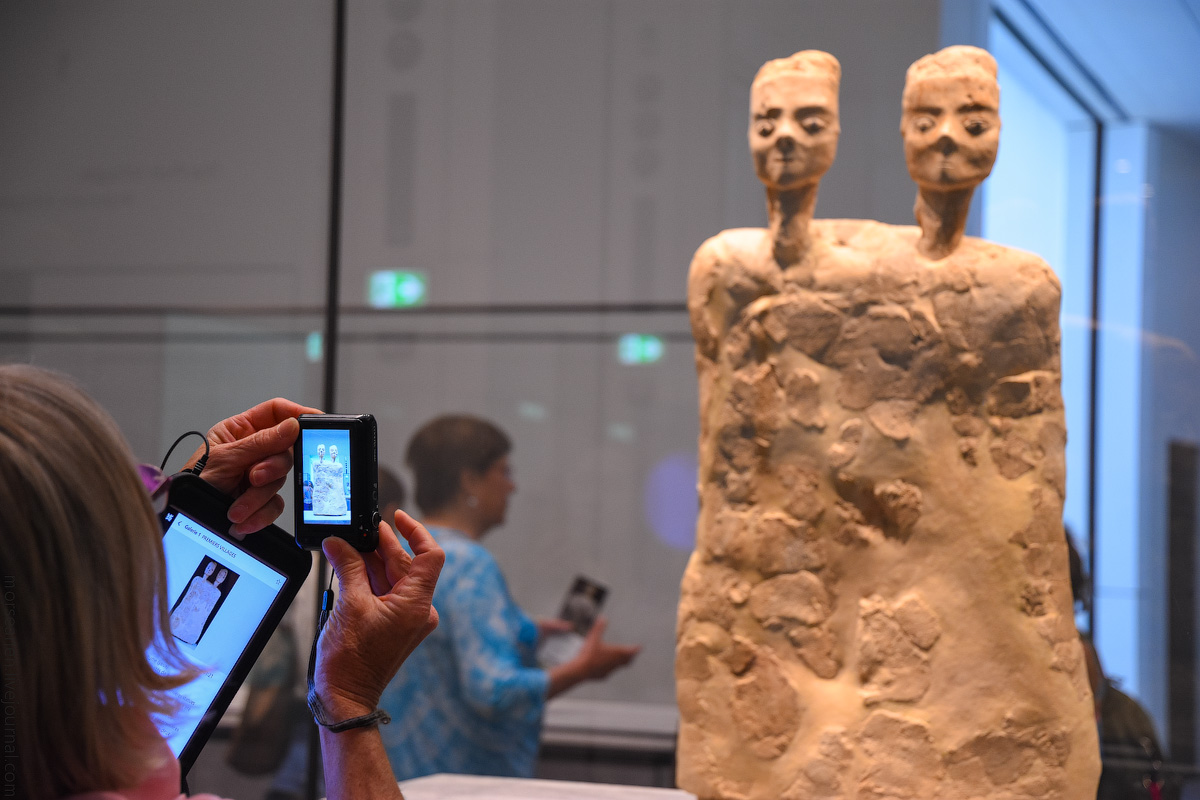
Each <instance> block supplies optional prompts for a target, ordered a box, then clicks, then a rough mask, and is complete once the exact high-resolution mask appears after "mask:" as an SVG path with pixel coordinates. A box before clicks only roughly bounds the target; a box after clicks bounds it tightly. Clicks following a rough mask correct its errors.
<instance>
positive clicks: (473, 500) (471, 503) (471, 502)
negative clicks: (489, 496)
mask: <svg viewBox="0 0 1200 800" xmlns="http://www.w3.org/2000/svg"><path fill="white" fill-rule="evenodd" d="M477 505H479V498H478V497H476V496H475V495H473V494H469V495H467V507H468V508H475V506H477Z"/></svg>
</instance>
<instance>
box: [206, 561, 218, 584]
mask: <svg viewBox="0 0 1200 800" xmlns="http://www.w3.org/2000/svg"><path fill="white" fill-rule="evenodd" d="M216 568H217V565H216V562H214V561H210V562H208V566H206V567H205V568H204V580H208V579H209V578H211V577H212V574H213V570H214V569H216Z"/></svg>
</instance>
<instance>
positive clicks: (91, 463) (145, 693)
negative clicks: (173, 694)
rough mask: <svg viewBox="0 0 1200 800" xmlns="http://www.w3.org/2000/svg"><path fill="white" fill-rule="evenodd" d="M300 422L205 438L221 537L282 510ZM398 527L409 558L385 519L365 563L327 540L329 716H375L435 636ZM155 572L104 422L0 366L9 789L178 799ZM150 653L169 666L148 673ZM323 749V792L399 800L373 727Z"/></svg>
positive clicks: (0, 548) (154, 539)
mask: <svg viewBox="0 0 1200 800" xmlns="http://www.w3.org/2000/svg"><path fill="white" fill-rule="evenodd" d="M313 411H314V409H309V408H304V407H302V406H299V405H297V404H295V403H292V402H290V401H287V400H283V399H275V400H272V401H269V402H266V403H263V404H261V405H258V406H255V407H254V408H252V409H250V410H249V411H246V412H245V413H243V414H238V415H236V416H234V417H230V418H229V419H227V420H225V421H223V422H221V423H219V424H218V425H216V426H215V427H214V428H212V429H211V430H210V431H209V434H208V440H209V444H210V447H211V455H210V457H209V460H208V464H207V466H206V467H205V469H204V471H203V473H202V477H203V478H204V479H205V480H206V481H208V482H209V483H211V484H212V485H214V486H216V487H217V488H218V489H220V490H222V491H223V492H225V493H227V494H233V495H237V500H236V502H235V503H234V504H233V505H232V506H231V507H230V509H229V512H228V516H229V519H230V521H231V522H233V523H234V525H233V528H232V533H234V535H239V536H244V535H246V534H253V533H254V532H256V531H258V530H261V529H262V528H264V527H266V526H267V525H269V524H270V523H271V522H272V521H273V520H275V519H276V518H277V517H278V516H279V514H280V513H281V512H282V511H283V499H282V498H281V497H279V495H278V492H279V489H280V488H281V487H282V486H283V485H284V482H285V481H286V478H287V473H288V470H289V469H290V468H291V464H292V456H291V453H290V449H291V447H292V444H293V443H294V442H295V440H296V436H297V433H298V431H299V424H298V423H297V422H296V420H295V417H296V416H298V415H299V414H302V413H309V412H313ZM194 458H195V457H194ZM395 522H396V525H397V528H398V529H399V530H400V533H401V534H402V535H403V536H404V538H405V539H407V540H408V543H409V545H410V547H411V550H412V553H413V554H414V555H410V554H409V553H408V552H406V551H405V549H404V548H403V547H402V546H401V545H400V543H399V541H398V539H397V537H396V534H395V533H393V532H392V529H391V528H390V527H388V526H387V525H386V524H381V525H380V526H379V534H380V544H379V548H378V550H376V551H375V552H372V553H366V554H360V553H358V552H357V551H356V550H355V549H354V548H353V547H351V546H350V545H349V544H348V543H346V542H345V541H343V540H341V539H337V538H331V539H329V540H328V541H327V542H326V543H325V546H324V552H325V555H326V556H327V557H328V558H329V559H330V561H331V562H332V563H333V567H334V570H335V571H336V573H337V575H338V578H339V581H340V586H341V590H340V592H339V595H338V598H337V602H336V604H335V606H334V609H333V613H332V615H331V616H330V619H329V621H328V622H327V623H326V626H325V629H324V632H323V633H322V635H321V639H320V644H319V648H318V658H317V670H316V680H315V685H316V690H317V693H318V696H319V697H320V698H321V700H322V702H323V704H324V706H325V709H326V711H327V712H328V714H329V715H330V716H331V717H332V718H333V719H334V720H347V719H350V718H353V717H358V716H362V715H365V714H368V713H369V712H370V711H371V710H373V709H374V708H375V707H376V705H377V704H378V699H379V695H380V693H381V692H382V691H383V689H384V687H385V686H386V684H387V682H388V680H389V679H390V678H391V676H392V675H393V674H394V673H395V671H396V669H397V668H398V667H399V666H400V664H401V663H402V662H403V661H404V659H405V658H406V657H407V656H408V655H409V654H410V653H411V652H412V651H413V649H414V648H415V647H416V646H417V644H418V643H420V641H421V640H422V639H424V638H425V636H426V635H428V633H429V632H430V631H431V630H433V628H434V627H436V625H437V613H436V612H435V611H434V610H433V608H432V606H431V600H432V597H433V588H434V585H435V583H436V582H437V576H438V572H439V570H440V568H441V563H442V558H443V554H442V551H441V549H440V548H439V547H438V546H437V544H436V543H435V542H434V541H433V539H432V537H430V535H429V534H428V532H427V531H426V530H425V529H424V528H423V527H422V526H421V525H419V524H418V523H417V522H416V521H415V520H413V519H412V518H411V517H409V516H407V515H406V514H404V513H403V512H398V513H397V514H396V515H395ZM164 569H165V567H164V559H163V546H162V529H161V527H160V526H159V523H158V519H157V516H156V515H155V512H154V509H153V508H152V507H151V502H150V497H149V495H148V494H147V492H146V489H145V487H144V486H143V484H142V480H141V479H140V478H139V474H138V470H137V469H136V467H135V464H134V460H133V456H132V454H131V453H130V450H129V446H128V445H127V444H126V443H125V441H124V439H123V438H122V436H121V434H120V431H119V430H118V429H117V426H116V423H115V422H113V420H112V418H111V417H110V416H109V415H108V414H107V413H105V411H104V410H103V409H102V408H100V406H99V405H98V404H97V403H96V402H95V401H93V400H92V399H91V398H89V397H88V396H87V395H86V394H85V393H84V392H83V391H82V390H80V389H79V388H78V387H77V386H75V385H74V384H73V383H72V382H71V381H70V380H69V379H67V378H65V377H63V376H61V375H57V374H55V373H52V372H48V371H46V370H42V369H38V368H36V367H31V366H25V365H0V581H3V592H2V593H0V595H2V596H3V598H4V601H5V606H6V608H5V612H6V613H4V614H0V633H2V634H3V641H4V643H5V652H4V658H3V659H0V684H2V685H3V686H4V689H5V693H6V699H5V703H6V711H5V714H6V718H5V720H6V724H11V726H12V727H11V728H10V730H11V731H12V733H15V736H14V737H13V739H12V741H13V742H15V743H14V744H12V745H11V746H12V747H15V748H16V752H13V751H11V750H10V751H6V753H5V786H6V790H7V791H8V792H9V794H10V795H11V796H14V797H23V798H38V800H41V799H42V798H64V797H71V798H75V799H76V800H79V799H80V798H89V800H122V799H123V798H124V799H132V798H136V800H173V799H174V798H178V797H180V794H179V789H180V775H179V764H178V762H177V761H176V760H175V758H174V756H173V755H172V753H171V750H170V749H169V747H168V746H167V743H166V742H165V741H164V740H163V738H162V737H161V736H160V735H159V733H158V731H157V729H156V728H155V726H154V724H153V722H152V721H151V715H152V714H155V713H170V712H171V710H172V709H170V708H169V707H168V706H167V703H166V701H165V695H166V693H167V692H169V691H170V690H171V689H174V688H176V687H179V686H181V685H183V684H185V683H187V682H188V681H189V680H190V678H191V677H192V674H193V670H192V668H191V666H190V665H189V664H188V663H187V662H186V660H185V658H184V657H183V655H182V653H181V652H180V651H179V649H178V646H177V645H176V643H175V640H174V638H173V637H172V636H171V635H170V614H169V609H168V598H167V597H166V576H165V573H164ZM152 645H153V649H154V650H155V651H156V652H157V653H158V654H159V655H161V656H162V658H163V660H164V661H165V662H166V663H167V664H168V666H169V667H170V669H168V670H166V671H165V672H163V671H160V670H156V669H155V668H154V667H153V666H151V663H150V661H149V660H148V658H147V648H148V647H151V646H152ZM10 693H11V694H10ZM9 709H11V716H9V715H10V710H9ZM321 750H322V760H323V762H324V766H325V776H326V787H327V790H328V796H329V797H330V798H331V799H339V800H345V799H347V798H354V799H355V800H363V799H364V798H365V799H366V800H384V799H385V798H386V800H395V799H396V798H401V794H400V790H399V788H398V787H397V785H396V780H395V777H394V776H393V775H392V771H391V768H390V767H389V765H388V761H387V756H386V753H385V752H384V749H383V743H382V740H381V738H380V735H379V731H378V729H377V728H375V727H359V728H353V729H350V730H346V731H344V732H341V733H334V732H332V731H330V730H328V729H325V728H322V731H321Z"/></svg>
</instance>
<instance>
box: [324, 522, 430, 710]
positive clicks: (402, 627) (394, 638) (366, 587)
mask: <svg viewBox="0 0 1200 800" xmlns="http://www.w3.org/2000/svg"><path fill="white" fill-rule="evenodd" d="M395 522H396V528H397V530H399V531H400V533H401V534H403V536H404V538H405V539H407V540H408V543H409V545H410V546H411V547H412V551H413V555H411V556H410V555H409V554H408V553H407V552H406V551H405V549H404V548H403V547H402V546H401V545H400V540H399V539H397V538H396V534H395V533H394V532H393V531H392V529H391V528H390V527H389V526H388V525H387V523H382V522H381V523H380V524H379V548H378V549H377V550H376V551H375V552H373V553H365V554H364V553H360V552H358V551H357V550H355V549H354V548H353V547H351V546H350V544H349V543H347V542H346V541H344V540H342V539H338V538H336V537H330V538H328V539H326V540H325V542H324V544H323V545H322V550H324V552H325V555H326V557H328V558H329V561H330V563H331V564H333V569H334V572H336V573H337V577H338V583H339V585H340V592H339V596H338V598H337V603H336V604H335V605H334V607H333V612H332V613H331V614H330V616H329V620H328V622H326V623H325V629H324V631H322V633H321V638H320V641H319V642H318V644H317V670H316V687H317V694H318V695H319V696H320V698H321V701H322V703H323V704H324V705H325V708H326V709H327V710H328V711H329V714H330V716H332V717H333V718H334V719H335V720H342V719H348V718H350V717H356V716H361V715H363V714H369V713H370V712H371V711H373V710H374V709H375V707H376V706H377V705H378V704H379V697H380V695H381V694H383V690H384V688H386V687H387V685H388V682H389V681H391V679H392V677H393V676H394V675H395V674H396V670H398V669H400V665H401V664H403V663H404V660H405V659H406V658H408V656H409V654H410V653H412V651H413V650H415V649H416V647H417V645H418V644H420V643H421V640H422V639H424V638H425V637H426V636H428V635H429V634H430V633H431V632H432V631H433V629H434V628H436V627H437V623H438V616H437V611H436V610H434V608H433V589H434V586H435V585H437V579H438V575H439V574H440V573H441V571H442V564H443V562H444V561H445V560H446V554H445V553H443V552H442V549H441V548H440V547H438V545H437V542H435V541H434V540H433V537H432V536H430V535H429V531H427V530H425V527H424V526H423V525H421V524H420V523H418V522H417V521H416V520H414V519H413V518H412V517H410V516H409V515H408V514H405V513H404V512H403V511H397V512H396V516H395Z"/></svg>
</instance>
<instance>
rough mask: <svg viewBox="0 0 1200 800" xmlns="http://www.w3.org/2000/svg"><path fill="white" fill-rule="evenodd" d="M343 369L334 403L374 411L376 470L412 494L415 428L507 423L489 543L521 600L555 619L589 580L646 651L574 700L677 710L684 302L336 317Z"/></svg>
mask: <svg viewBox="0 0 1200 800" xmlns="http://www.w3.org/2000/svg"><path fill="white" fill-rule="evenodd" d="M629 334H634V336H629ZM339 371H340V375H341V378H340V380H339V382H338V392H339V400H338V406H339V410H342V411H345V412H348V413H362V412H372V413H374V414H375V415H376V417H377V418H378V423H379V461H380V464H382V465H384V466H388V467H391V468H393V469H395V470H396V471H397V472H398V473H401V474H404V475H406V477H405V482H406V485H407V486H408V487H410V496H411V487H412V482H411V479H410V478H409V477H407V473H405V472H404V452H405V448H406V446H407V443H408V440H409V437H410V436H411V435H412V433H413V432H414V431H415V430H416V429H417V428H418V427H419V426H420V425H422V424H423V423H425V422H426V421H428V420H430V419H431V418H433V417H435V416H437V415H439V414H445V413H452V412H459V413H470V414H475V415H478V416H481V417H484V418H486V419H489V420H491V421H493V422H495V423H496V424H497V425H499V426H500V427H501V428H502V429H503V430H505V431H506V432H507V433H508V434H509V436H510V437H511V438H512V441H513V453H512V455H511V462H512V465H513V469H514V479H515V482H516V484H517V486H518V489H517V493H516V494H515V495H514V497H513V498H512V500H511V501H510V505H509V514H508V518H507V520H506V522H505V524H504V525H503V526H502V527H501V528H499V529H498V530H497V531H496V532H495V533H494V534H493V535H491V536H489V537H488V538H487V539H486V540H485V544H486V546H487V547H488V549H489V550H491V551H492V552H493V553H494V554H495V556H496V558H497V560H498V561H499V562H500V565H501V568H502V569H503V571H504V574H505V576H506V577H507V579H508V583H509V587H510V589H511V590H512V593H513V596H514V598H515V599H516V601H517V603H518V604H519V605H521V607H522V608H524V609H525V610H526V611H527V612H529V613H530V614H531V615H533V616H545V617H553V616H557V614H558V611H559V607H560V605H561V604H562V601H563V597H564V596H565V594H566V592H567V589H568V587H569V586H570V584H571V582H572V580H573V579H574V577H575V575H576V574H583V575H587V576H589V577H591V578H593V579H595V580H597V581H599V582H600V583H603V584H605V585H607V586H608V587H609V588H610V593H609V595H608V600H607V603H606V607H605V613H606V614H607V615H608V616H609V619H610V623H611V624H610V628H609V630H610V638H612V639H613V640H614V641H627V642H644V643H646V645H647V646H646V648H645V651H644V652H643V653H642V654H641V655H640V656H639V657H638V659H637V660H636V661H635V663H634V665H633V667H632V668H630V669H628V670H624V671H621V672H618V673H615V674H614V675H613V676H612V678H611V679H610V680H608V681H605V682H602V683H598V684H593V685H590V686H588V687H586V688H584V687H581V688H580V689H579V690H577V691H575V692H573V693H572V696H574V697H588V698H599V699H621V700H636V701H647V702H655V703H674V700H675V694H674V677H673V675H674V647H673V646H672V643H673V642H674V630H675V607H676V604H677V603H678V599H679V579H680V577H681V576H682V574H683V568H684V565H685V564H686V562H687V558H688V556H689V554H690V552H691V548H692V540H693V537H694V534H695V519H696V510H697V497H696V488H695V487H696V469H697V468H696V456H695V452H696V435H697V424H698V423H697V413H696V388H695V381H696V377H695V367H694V363H693V346H692V339H691V334H690V332H689V328H688V321H687V315H686V313H685V312H684V310H683V309H682V307H678V308H675V309H674V310H663V311H659V312H647V313H641V314H634V313H617V312H602V311H599V310H578V311H574V312H545V313H501V312H497V311H493V312H488V311H486V310H484V311H464V312H462V313H443V312H437V311H432V310H431V311H429V312H426V313H414V312H391V313H382V312H377V313H358V314H353V315H346V316H344V317H343V335H342V348H341V354H340V356H339ZM414 511H415V509H414Z"/></svg>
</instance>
